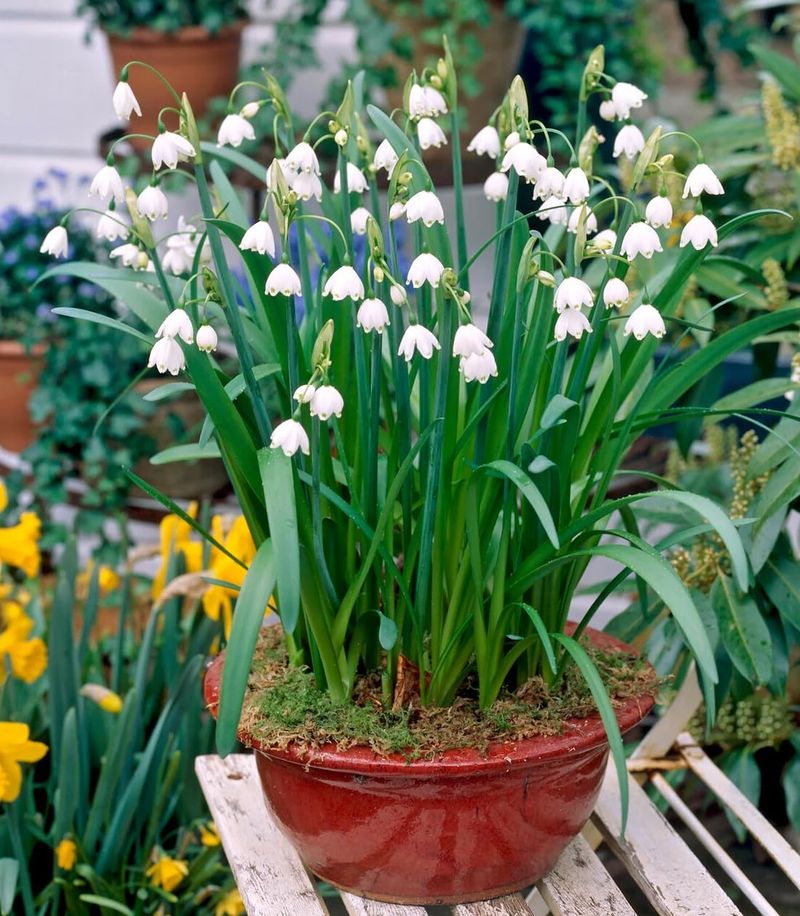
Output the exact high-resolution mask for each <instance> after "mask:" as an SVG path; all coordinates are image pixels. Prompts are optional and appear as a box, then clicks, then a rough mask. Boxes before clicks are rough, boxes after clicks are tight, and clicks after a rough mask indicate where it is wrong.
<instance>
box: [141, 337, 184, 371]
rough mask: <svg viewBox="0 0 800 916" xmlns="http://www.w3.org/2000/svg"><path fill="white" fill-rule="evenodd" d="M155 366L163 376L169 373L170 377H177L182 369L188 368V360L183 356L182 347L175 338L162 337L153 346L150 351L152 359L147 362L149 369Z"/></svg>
mask: <svg viewBox="0 0 800 916" xmlns="http://www.w3.org/2000/svg"><path fill="white" fill-rule="evenodd" d="M153 366H155V367H156V369H157V370H158V371H159V372H160V373H161V374H162V375H163V374H164V373H165V372H169V374H170V375H177V374H178V373H179V372H180V371H181V370H182V369H185V368H186V359H185V358H184V355H183V350H182V349H181V345H180V344H179V343H178V342H177V341H176V340H175V338H173V337H162V338H161V339H160V340H157V341H156V342H155V344H153V348H152V350H150V358H149V359H148V360H147V368H148V369H152V368H153Z"/></svg>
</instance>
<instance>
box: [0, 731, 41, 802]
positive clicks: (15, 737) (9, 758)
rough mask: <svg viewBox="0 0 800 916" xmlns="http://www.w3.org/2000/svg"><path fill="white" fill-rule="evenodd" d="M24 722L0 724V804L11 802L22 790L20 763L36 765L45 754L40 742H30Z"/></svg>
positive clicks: (28, 732)
mask: <svg viewBox="0 0 800 916" xmlns="http://www.w3.org/2000/svg"><path fill="white" fill-rule="evenodd" d="M29 739H30V729H29V728H28V726H27V725H26V724H25V723H24V722H0V802H13V801H15V800H16V799H17V797H18V796H19V793H20V789H21V788H22V767H21V766H20V764H21V763H36V762H37V761H39V760H41V759H42V757H44V755H45V754H46V753H47V751H48V747H47V745H46V744H42V743H41V742H40V741H31V740H29Z"/></svg>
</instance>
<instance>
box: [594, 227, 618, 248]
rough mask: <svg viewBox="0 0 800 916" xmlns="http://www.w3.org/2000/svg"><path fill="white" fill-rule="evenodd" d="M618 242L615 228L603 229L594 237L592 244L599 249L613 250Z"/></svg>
mask: <svg viewBox="0 0 800 916" xmlns="http://www.w3.org/2000/svg"><path fill="white" fill-rule="evenodd" d="M616 244H617V233H616V232H614V230H613V229H603V230H602V231H601V232H598V233H597V235H596V236H595V237H594V238H593V239H592V245H593V246H594V247H595V248H597V249H598V251H613V250H614V248H615V246H616Z"/></svg>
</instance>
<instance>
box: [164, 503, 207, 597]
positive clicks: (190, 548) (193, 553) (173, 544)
mask: <svg viewBox="0 0 800 916" xmlns="http://www.w3.org/2000/svg"><path fill="white" fill-rule="evenodd" d="M186 514H187V515H189V516H191V517H192V518H194V517H195V516H196V515H197V503H191V504H190V506H189V508H188V509H187V510H186ZM191 534H192V528H191V525H189V524H187V523H186V522H185V521H183V519H182V518H179V517H178V516H177V515H165V516H164V518H163V519H162V520H161V524H160V525H159V528H158V536H159V544H160V554H161V565H160V566H159V568H158V572H157V573H156V575H155V578H154V579H153V597H154V598H158V596H159V595H160V594H161V592H163V591H164V587H165V585H166V584H167V566H168V565H169V560H170V557H171V556H173V555H174V554H177V553H182V554H183V559H184V563H185V565H186V572H200V570H201V569H202V568H203V545H202V544H201V543H200V542H199V541H192V540H191V539H190V538H191Z"/></svg>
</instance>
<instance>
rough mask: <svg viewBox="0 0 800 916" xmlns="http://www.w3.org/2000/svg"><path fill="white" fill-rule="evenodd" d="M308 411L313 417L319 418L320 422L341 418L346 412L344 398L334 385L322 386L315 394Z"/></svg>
mask: <svg viewBox="0 0 800 916" xmlns="http://www.w3.org/2000/svg"><path fill="white" fill-rule="evenodd" d="M308 409H309V410H310V411H311V416H312V417H319V419H320V420H328V419H329V418H330V417H341V415H342V411H343V410H344V398H343V397H342V396H341V394H340V393H339V391H338V390H337V389H336V388H334V387H333V385H320V386H319V388H317V390H316V391H315V392H314V394H313V396H312V398H311V401H310V402H309V408H308Z"/></svg>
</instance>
